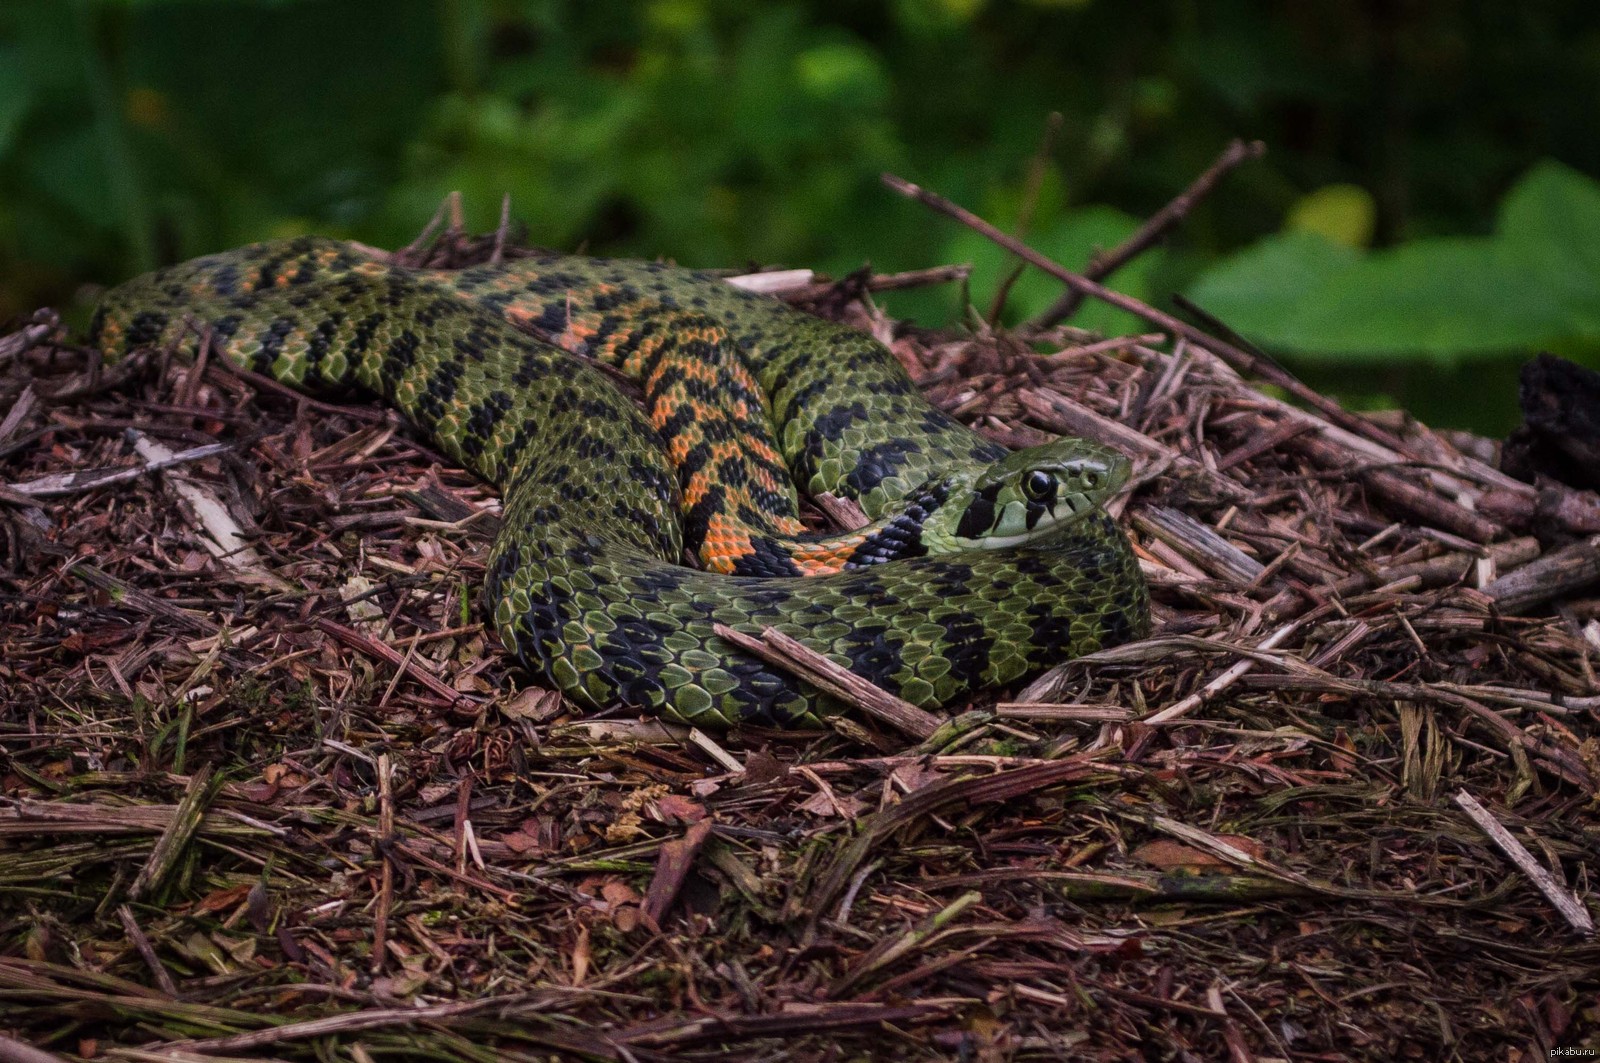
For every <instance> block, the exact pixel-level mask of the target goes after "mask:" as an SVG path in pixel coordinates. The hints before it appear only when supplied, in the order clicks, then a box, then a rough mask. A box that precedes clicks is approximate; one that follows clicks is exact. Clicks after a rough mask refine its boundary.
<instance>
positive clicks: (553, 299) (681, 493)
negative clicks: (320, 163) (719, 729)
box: [91, 237, 1149, 727]
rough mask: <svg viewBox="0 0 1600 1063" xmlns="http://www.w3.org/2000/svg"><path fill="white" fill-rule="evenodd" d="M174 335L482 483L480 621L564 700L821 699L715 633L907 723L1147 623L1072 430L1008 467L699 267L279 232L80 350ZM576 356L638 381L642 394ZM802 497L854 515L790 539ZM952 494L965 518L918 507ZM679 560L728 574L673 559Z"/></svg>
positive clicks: (762, 717)
mask: <svg viewBox="0 0 1600 1063" xmlns="http://www.w3.org/2000/svg"><path fill="white" fill-rule="evenodd" d="M195 323H198V324H200V325H202V326H204V327H205V330H206V331H208V332H209V334H210V336H211V338H212V342H213V344H214V349H215V350H218V351H220V352H221V353H222V354H223V355H224V356H225V357H227V358H228V359H229V360H231V361H233V362H234V363H236V364H239V365H242V366H245V367H247V368H250V369H253V370H255V371H257V372H261V373H265V374H270V375H271V376H273V377H275V378H277V379H278V380H280V381H283V382H285V383H288V384H291V385H293V386H296V387H298V388H302V389H305V390H308V391H315V392H328V391H343V390H349V389H350V388H351V387H355V388H357V389H360V390H365V391H367V392H370V393H373V394H376V395H378V396H381V397H382V398H383V399H384V400H386V401H387V402H389V403H391V404H393V405H394V406H396V407H397V408H398V409H399V410H401V411H402V412H403V413H404V414H405V415H406V416H407V417H408V418H409V419H410V420H411V421H412V422H413V423H414V424H415V425H416V427H417V428H418V429H419V430H420V431H421V433H422V434H423V436H424V437H426V438H427V439H429V440H431V441H432V442H433V444H434V445H436V446H437V447H438V448H439V449H440V450H441V451H442V452H443V453H445V454H447V455H449V456H450V457H451V458H452V459H453V460H456V461H459V462H461V463H462V464H463V465H464V466H466V467H468V468H471V469H473V470H475V471H476V472H477V473H479V474H480V475H482V476H483V477H485V478H487V479H488V480H490V481H491V482H493V483H495V484H497V485H498V486H499V487H500V488H501V489H502V491H503V504H504V522H503V527H502V530H501V532H500V534H499V535H498V537H497V539H496V541H495V543H494V545H493V547H492V548H491V552H490V556H489V561H488V578H487V588H486V591H487V603H488V610H489V613H490V615H491V617H492V619H493V623H494V625H495V627H496V628H497V630H498V632H499V634H500V637H501V639H502V641H503V642H504V643H505V645H506V646H507V647H508V648H509V649H510V650H511V651H512V652H513V653H514V654H515V655H516V656H517V657H518V658H519V659H520V660H521V661H522V663H523V664H524V665H525V666H526V667H528V668H529V669H530V670H531V671H532V672H534V673H536V674H538V675H541V676H543V677H544V678H545V679H547V680H548V681H550V682H552V683H553V684H554V685H555V686H556V687H558V688H559V689H560V690H562V691H563V692H564V693H566V694H567V695H568V696H569V697H570V698H572V699H573V700H575V701H576V702H578V703H580V704H582V705H585V706H588V707H594V708H600V707H604V706H607V705H610V704H614V703H616V702H619V701H620V702H622V703H624V704H626V705H630V706H634V707H638V708H641V709H644V710H647V711H651V712H655V713H658V714H660V715H662V716H665V717H667V718H669V719H676V720H679V721H683V722H688V723H692V724H697V725H702V726H706V725H710V726H726V725H730V724H735V723H739V722H752V723H760V724H766V725H772V726H791V727H792V726H813V725H816V724H817V723H818V722H819V721H820V718H821V717H822V716H824V715H827V714H829V713H832V712H836V711H839V709H840V708H841V706H840V705H839V704H838V703H836V702H834V701H833V700H831V699H830V698H829V697H828V696H826V695H824V694H822V693H820V692H819V691H817V690H816V689H815V688H813V687H811V686H809V685H807V684H806V683H804V682H802V681H801V680H798V679H796V678H794V677H792V676H790V675H788V674H786V673H785V672H783V671H782V670H780V669H778V668H775V667H773V666H771V665H769V664H766V663H764V662H763V661H761V660H758V659H756V658H754V657H752V656H749V655H747V654H745V653H743V652H741V651H739V650H737V649H736V648H734V647H733V646H731V645H729V644H728V643H727V642H725V641H724V640H723V639H721V638H720V637H718V636H717V635H716V634H715V632H714V625H717V624H725V625H728V626H729V627H732V628H735V629H738V630H740V631H745V632H749V633H752V634H757V633H759V632H760V631H761V630H762V629H764V628H766V627H768V626H771V627H774V628H776V629H778V630H779V631H782V632H784V633H785V634H788V635H791V636H793V637H794V638H797V639H799V640H800V641H801V642H803V643H804V644H805V645H807V646H809V647H811V648H812V649H814V650H817V651H819V652H821V653H823V654H825V655H827V656H828V657H830V658H831V659H833V660H834V661H836V662H838V663H840V664H843V665H845V666H847V667H848V668H850V669H851V670H852V671H854V672H856V673H857V674H859V675H861V676H863V677H865V678H866V679H868V680H871V681H872V682H874V683H877V684H879V685H881V686H883V687H885V688H886V689H888V690H890V691H893V692H894V693H897V694H899V695H900V696H901V697H903V698H905V699H907V700H908V701H910V702H912V703H914V704H917V705H920V706H924V707H937V706H947V705H950V704H952V703H954V702H957V701H959V700H960V699H962V698H963V697H965V696H968V695H970V694H971V693H973V692H974V691H977V690H980V689H984V688H989V687H996V686H1003V685H1005V684H1007V683H1011V682H1013V681H1015V680H1018V679H1020V678H1023V677H1026V676H1028V675H1030V674H1034V673H1037V672H1038V671H1040V670H1042V669H1043V668H1045V667H1048V666H1050V665H1052V664H1055V663H1058V662H1059V661H1061V660H1063V659H1065V658H1067V657H1070V656H1076V655H1080V654H1083V653H1086V652H1090V651H1093V650H1095V649H1098V648H1101V647H1104V646H1108V645H1112V644H1115V643H1117V642H1121V641H1125V640H1127V639H1130V638H1134V637H1138V636H1139V635H1141V634H1142V633H1144V632H1145V631H1146V630H1147V628H1148V624H1149V618H1148V597H1147V593H1146V589H1145V585H1144V581H1143V578H1142V576H1141V574H1140V572H1139V568H1138V566H1137V563H1136V560H1135V558H1134V555H1133V552H1132V549H1131V547H1130V545H1129V543H1128V541H1127V539H1126V538H1125V537H1124V535H1123V534H1122V533H1121V531H1120V530H1118V528H1117V527H1116V526H1115V524H1114V523H1113V522H1112V521H1111V519H1110V518H1109V517H1108V516H1106V515H1105V513H1104V512H1102V511H1101V510H1100V509H1099V507H1098V505H1097V504H1096V503H1098V502H1099V501H1101V500H1103V498H1104V497H1105V495H1106V493H1107V492H1108V491H1109V490H1110V489H1113V488H1114V487H1115V486H1116V485H1117V484H1119V483H1120V482H1121V478H1122V477H1123V476H1124V475H1125V473H1126V464H1125V463H1124V462H1121V460H1120V459H1115V460H1110V461H1101V462H1100V463H1099V464H1096V462H1095V460H1093V459H1096V458H1104V453H1103V452H1102V451H1101V450H1100V449H1099V448H1096V447H1094V446H1093V445H1092V444H1087V443H1083V442H1082V441H1064V442H1062V443H1058V444H1053V445H1047V447H1046V448H1042V449H1041V448H1036V449H1039V450H1040V454H1041V455H1042V457H1038V458H1035V457H1033V456H1032V455H1033V451H1021V452H1017V453H1016V454H1010V455H1009V456H1008V452H1007V451H1006V450H1005V449H1004V448H1003V447H1000V446H998V445H996V444H994V443H990V442H987V441H985V440H983V439H982V438H981V437H979V436H978V435H976V434H975V433H973V432H972V431H971V430H969V429H967V428H966V427H964V426H962V425H961V424H959V423H958V422H956V421H955V420H953V419H952V418H950V417H948V416H947V415H945V414H944V413H942V412H941V411H939V410H937V409H935V408H933V407H932V406H930V405H929V404H928V403H927V402H925V401H924V400H923V399H922V397H921V396H920V395H919V394H918V393H917V391H916V388H915V386H914V385H913V384H912V382H911V380H910V378H909V377H908V376H907V375H906V373H905V371H904V370H903V369H902V368H901V367H900V365H899V364H898V363H897V362H896V361H895V359H894V357H893V355H891V354H890V353H889V352H888V351H887V350H886V349H885V348H884V347H883V346H882V345H880V344H879V343H877V342H876V341H875V340H873V339H872V338H871V337H869V336H866V335H865V334H863V333H860V332H858V331H855V330H853V329H850V328H847V327H845V326H842V325H836V324H832V323H829V322H826V321H823V320H821V319H819V318H815V317H812V316H810V315H807V314H804V313H801V312H799V311H796V310H794V309H792V308H789V307H787V306H785V305H783V304H782V303H780V302H778V301H777V300H775V299H772V298H770V297H766V296H761V295H756V294H752V293H749V292H745V291H742V290H740V289H737V288H735V287H733V286H731V285H729V284H727V283H725V282H724V281H722V280H721V279H720V278H718V277H716V276H715V275H713V274H709V273H701V272H694V271H690V270H684V269H679V268H675V267H670V266H665V265H661V264H657V263H650V262H630V261H621V260H604V259H591V258H581V257H571V256H560V255H553V254H545V253H534V254H532V255H531V256H530V257H525V258H513V259H511V260H509V261H507V262H504V263H500V264H498V265H494V266H480V267H471V268H467V269H462V270H450V271H445V270H433V271H428V270H415V269H409V268H404V267H401V266H397V265H392V264H389V263H387V262H385V261H382V260H380V259H379V258H377V257H375V256H373V255H372V254H370V253H367V252H366V251H365V250H364V249H361V248H358V247H356V246H354V245H349V244H344V243H340V242H337V241H333V240H328V239H322V238H315V237H303V238H297V239H293V240H284V241H276V242H270V243H264V244H256V245H252V246H249V247H245V248H240V249H238V250H234V251H228V252H224V253H221V254H216V255H211V256H208V257H204V258H199V259H195V260H193V261H190V262H187V263H183V264H180V265H177V266H173V267H170V268H168V269H165V270H161V271H158V272H156V273H152V274H148V275H146V276H144V277H140V278H138V279H135V280H133V281H130V282H128V283H126V284H124V285H122V286H121V287H118V288H116V289H114V290H112V291H111V292H110V293H108V294H107V296H106V298H105V299H104V301H103V303H102V305H101V307H100V309H99V311H98V312H97V313H96V316H95V321H94V324H93V326H92V331H91V336H92V341H93V342H94V343H95V344H96V345H97V346H98V347H100V348H101V349H102V350H103V351H105V352H106V353H107V354H108V355H109V356H113V357H115V356H119V355H122V354H125V353H126V352H128V351H130V350H132V349H134V348H138V347H141V346H149V345H156V344H180V345H186V346H188V347H189V348H191V349H192V348H193V347H194V346H196V344H197V343H198V339H197V336H198V330H196V329H194V328H192V327H190V326H191V325H193V324H195ZM575 354H581V355H587V356H588V358H582V357H575V356H574V355H575ZM591 360H594V361H599V362H602V363H605V364H607V365H609V366H611V367H613V368H614V369H617V370H620V371H621V372H622V373H624V374H625V375H628V376H630V377H632V378H634V379H636V380H639V381H640V382H641V383H642V384H643V385H644V391H645V408H644V409H642V410H641V408H640V406H639V404H638V403H636V402H634V401H633V400H632V399H630V398H628V397H627V396H625V395H624V394H623V393H622V392H621V391H620V390H619V389H618V388H617V387H616V386H614V384H613V383H612V382H611V381H610V380H608V379H606V375H605V373H604V372H603V371H602V370H601V369H599V368H597V367H596V366H595V365H593V364H590V362H591ZM1085 459H1089V460H1088V462H1087V465H1086V464H1085ZM1041 462H1042V463H1043V468H1044V469H1045V472H1044V473H1041V472H1040V471H1039V468H1038V466H1039V465H1040V463H1041ZM1085 468H1088V469H1089V470H1090V471H1089V472H1087V473H1086V472H1085V471H1084V470H1085ZM1095 469H1099V470H1100V475H1098V476H1096V474H1095V473H1094V471H1093V470H1095ZM1046 474H1048V475H1046ZM1073 477H1078V478H1080V479H1082V478H1084V477H1087V483H1088V486H1087V487H1084V486H1083V484H1082V483H1078V484H1077V486H1074V485H1073V479H1072V478H1073ZM1108 481H1110V482H1108ZM796 483H798V485H799V486H800V487H801V488H802V489H803V490H804V491H806V492H809V493H811V494H817V493H820V492H825V491H826V492H832V493H835V494H838V495H841V496H845V497H850V498H854V499H856V500H857V501H859V502H860V504H861V506H862V507H863V509H864V510H865V512H866V513H867V514H868V516H869V517H870V518H874V519H875V520H876V523H875V524H874V525H871V526H869V528H868V529H867V530H865V531H861V532H855V533H842V534H840V535H837V536H832V537H828V536H819V535H808V534H807V533H805V531H804V529H803V527H802V526H801V525H800V524H799V522H798V503H797V499H796V494H795V484H796ZM954 493H961V494H962V497H963V498H964V499H965V502H964V503H963V507H964V508H961V509H957V510H955V511H953V512H955V514H956V515H955V516H954V517H936V516H935V513H936V512H943V513H949V512H952V511H951V510H950V509H949V507H947V506H944V505H943V503H944V502H945V501H946V496H948V495H951V494H954ZM1069 495H1070V496H1071V500H1072V501H1071V504H1070V505H1068V504H1067V503H1066V499H1067V498H1068V496H1069ZM1085 503H1087V504H1085ZM938 520H944V522H945V523H944V525H943V528H944V530H943V532H941V533H940V534H941V535H942V536H943V538H942V540H940V542H939V543H935V545H934V546H930V545H928V544H929V543H934V541H935V538H936V537H935V536H934V535H933V528H934V525H935V524H936V523H937V522H938ZM1007 522H1010V525H1011V527H1010V530H1009V531H1007V530H1006V525H1007ZM1053 522H1058V523H1053ZM991 526H992V527H991ZM1046 528H1049V529H1050V530H1049V531H1048V532H1046V531H1045V529H1046ZM923 532H926V533H927V534H925V535H922V537H921V538H918V535H919V534H921V533H923ZM986 533H987V534H990V535H994V536H996V537H995V538H992V539H991V540H989V541H988V542H987V543H984V542H983V540H982V536H983V535H984V534H986ZM1013 533H1014V534H1013ZM941 544H942V545H941ZM984 545H987V546H998V547H999V548H990V549H985V548H982V547H983V546H984ZM686 546H687V548H688V551H689V553H691V554H697V555H698V556H699V557H700V558H701V560H702V563H703V564H706V565H708V566H709V567H712V568H721V569H722V571H721V572H710V571H702V570H700V569H697V568H692V567H688V566H686V565H685V564H683V556H684V551H685V547H686ZM875 551H876V552H878V553H879V554H881V556H868V555H870V554H873V553H874V552H875ZM873 561H882V562H883V563H871V562H873ZM813 573H825V574H813Z"/></svg>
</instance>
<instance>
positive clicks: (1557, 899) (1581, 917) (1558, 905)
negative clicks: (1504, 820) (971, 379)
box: [1454, 790, 1594, 934]
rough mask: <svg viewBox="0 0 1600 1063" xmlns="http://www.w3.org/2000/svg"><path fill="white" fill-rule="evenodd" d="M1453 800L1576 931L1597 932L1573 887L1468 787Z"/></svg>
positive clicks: (1584, 932)
mask: <svg viewBox="0 0 1600 1063" xmlns="http://www.w3.org/2000/svg"><path fill="white" fill-rule="evenodd" d="M1454 800H1455V803H1456V804H1457V805H1459V806H1460V807H1461V811H1463V812H1465V813H1466V814H1467V815H1468V816H1469V817H1470V818H1471V819H1472V822H1474V823H1476V824H1477V825H1478V829H1479V830H1481V831H1483V833H1485V834H1487V835H1488V836H1489V838H1490V840H1491V841H1493V842H1494V843H1495V844H1496V845H1498V846H1499V847H1500V851H1501V852H1503V853H1505V854H1506V856H1508V857H1510V859H1511V862H1512V863H1513V864H1516V865H1517V869H1518V870H1519V871H1521V872H1522V873H1523V874H1524V875H1527V876H1528V878H1529V879H1531V880H1532V881H1533V884H1534V885H1535V886H1537V887H1538V888H1539V892H1540V893H1542V894H1544V895H1545V897H1547V898H1548V899H1549V901H1550V903H1551V904H1553V905H1554V906H1555V909H1556V911H1558V912H1560V913H1561V917H1562V918H1563V919H1565V920H1566V921H1567V922H1569V923H1571V924H1572V928H1573V929H1574V930H1577V931H1579V932H1580V933H1583V934H1593V933H1594V920H1593V919H1591V918H1590V917H1589V910H1588V909H1587V908H1585V907H1584V906H1583V903H1582V902H1581V901H1579V900H1578V898H1577V896H1576V895H1575V894H1574V893H1573V892H1572V891H1571V890H1568V889H1567V888H1566V887H1564V886H1562V885H1561V883H1559V882H1557V881H1556V879H1555V876H1554V875H1552V874H1550V872H1549V871H1546V870H1545V869H1544V868H1543V867H1542V866H1541V865H1540V864H1539V861H1537V860H1535V859H1534V858H1533V854H1532V853H1530V852H1528V849H1527V847H1526V846H1524V845H1523V844H1522V843H1521V842H1519V841H1517V838H1516V836H1515V835H1514V834H1512V833H1511V832H1510V831H1508V830H1506V828H1505V827H1504V826H1503V825H1501V823H1500V821H1499V820H1497V819H1495V818H1494V815H1493V814H1492V813H1490V811H1489V810H1488V809H1486V808H1484V807H1483V805H1481V804H1479V803H1478V800H1477V799H1476V798H1475V797H1473V796H1472V795H1471V794H1469V793H1467V792H1466V791H1465V790H1461V791H1460V792H1458V793H1457V794H1456V795H1455V798H1454Z"/></svg>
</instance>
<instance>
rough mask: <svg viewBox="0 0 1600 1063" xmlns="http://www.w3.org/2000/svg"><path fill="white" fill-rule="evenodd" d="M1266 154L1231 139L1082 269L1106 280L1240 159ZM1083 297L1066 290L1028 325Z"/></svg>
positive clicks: (1060, 316)
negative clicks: (1169, 198) (1190, 178)
mask: <svg viewBox="0 0 1600 1063" xmlns="http://www.w3.org/2000/svg"><path fill="white" fill-rule="evenodd" d="M1266 153H1267V146H1266V145H1265V144H1263V143H1261V141H1259V140H1252V141H1250V142H1249V143H1245V142H1244V141H1242V140H1234V141H1233V143H1231V144H1229V145H1228V146H1227V147H1226V148H1224V149H1223V150H1222V154H1221V155H1218V156H1217V161H1216V162H1213V163H1212V164H1211V165H1210V166H1209V167H1208V168H1207V169H1206V171H1205V172H1204V173H1202V174H1201V175H1200V176H1199V177H1196V178H1195V179H1194V182H1193V183H1192V184H1190V185H1189V187H1188V188H1185V189H1184V190H1183V191H1182V192H1179V193H1178V194H1177V195H1176V196H1174V197H1173V199H1172V202H1171V203H1168V204H1167V205H1166V206H1164V207H1162V208H1161V209H1160V210H1158V211H1156V212H1155V213H1154V214H1152V215H1150V217H1149V218H1148V219H1146V221H1145V223H1144V224H1143V225H1141V226H1139V228H1138V229H1137V230H1136V231H1135V232H1134V233H1133V234H1132V235H1131V236H1129V237H1128V238H1127V239H1126V240H1124V241H1122V243H1120V244H1118V245H1117V246H1116V247H1114V248H1113V249H1111V250H1110V251H1106V252H1101V253H1098V254H1095V255H1093V256H1091V257H1090V259H1089V264H1088V265H1087V266H1085V267H1084V268H1083V275H1084V276H1085V277H1088V278H1089V279H1090V280H1096V281H1103V280H1105V279H1106V278H1107V277H1109V276H1111V275H1112V274H1113V273H1115V272H1116V271H1117V270H1119V269H1121V268H1122V267H1123V266H1126V265H1127V264H1128V263H1129V262H1131V261H1133V260H1134V259H1135V258H1137V257H1138V256H1139V255H1141V254H1143V253H1144V252H1145V251H1146V250H1147V249H1148V248H1149V247H1150V246H1151V245H1152V244H1154V243H1155V242H1156V241H1157V240H1159V239H1161V238H1162V237H1163V236H1165V235H1166V234H1167V230H1169V229H1171V228H1172V227H1173V226H1175V225H1177V224H1178V223H1179V222H1180V221H1182V220H1183V219H1184V218H1186V217H1188V215H1189V212H1190V211H1191V210H1193V209H1194V206H1195V204H1196V203H1198V202H1200V200H1202V199H1204V198H1205V197H1206V196H1208V195H1210V194H1211V190H1212V189H1213V188H1215V187H1216V186H1217V183H1218V182H1219V181H1221V180H1222V179H1223V177H1225V176H1227V174H1228V172H1229V171H1230V170H1232V169H1234V168H1235V167H1237V166H1238V165H1239V164H1240V163H1242V162H1246V161H1248V160H1250V159H1259V158H1261V156H1263V155H1265V154H1266ZM1083 296H1084V293H1083V292H1079V291H1075V290H1071V289H1069V290H1068V291H1066V292H1065V293H1063V294H1062V296H1061V298H1059V299H1057V300H1056V301H1055V302H1054V303H1051V304H1050V307H1049V309H1047V310H1046V311H1045V312H1044V313H1042V314H1040V315H1039V316H1038V317H1037V318H1035V319H1034V320H1033V321H1032V322H1030V324H1031V325H1032V327H1034V328H1050V327H1051V326H1053V325H1056V324H1058V323H1060V322H1062V321H1065V320H1066V319H1067V318H1069V317H1071V316H1072V315H1073V314H1074V313H1075V312H1076V311H1077V309H1078V307H1079V306H1080V305H1082V303H1083Z"/></svg>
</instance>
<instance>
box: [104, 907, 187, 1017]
mask: <svg viewBox="0 0 1600 1063" xmlns="http://www.w3.org/2000/svg"><path fill="white" fill-rule="evenodd" d="M117 918H118V919H120V920H122V929H123V931H124V932H125V933H127V935H128V940H129V941H131V942H133V947H134V948H135V949H137V950H138V951H139V956H140V957H141V958H142V959H143V960H144V965H145V966H146V967H148V968H150V973H151V974H152V975H154V976H155V979H156V985H158V986H160V987H161V991H162V992H163V993H165V994H166V995H167V996H169V997H172V998H174V999H176V998H177V996H178V987H177V985H176V984H174V983H173V981H172V974H171V973H170V972H169V971H168V970H167V968H166V965H165V964H163V963H162V962H161V957H159V956H157V955H156V950H155V946H154V945H152V944H150V939H149V938H148V937H146V936H145V933H144V930H143V929H141V928H140V926H139V922H138V920H136V919H134V917H133V909H131V908H129V907H128V906H127V905H126V904H120V905H118V906H117Z"/></svg>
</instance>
